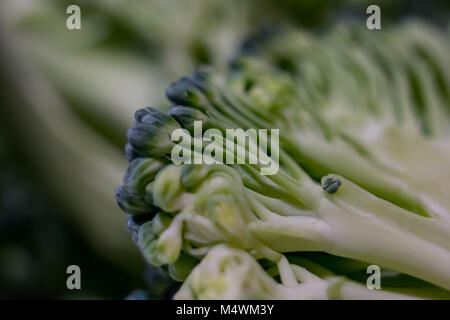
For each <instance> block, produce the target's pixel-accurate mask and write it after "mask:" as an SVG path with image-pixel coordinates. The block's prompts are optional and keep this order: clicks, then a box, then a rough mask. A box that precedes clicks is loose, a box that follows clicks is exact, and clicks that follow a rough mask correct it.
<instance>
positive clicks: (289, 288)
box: [175, 245, 415, 300]
mask: <svg viewBox="0 0 450 320" xmlns="http://www.w3.org/2000/svg"><path fill="white" fill-rule="evenodd" d="M275 272H276V273H277V274H280V276H281V283H278V282H276V281H275V280H274V279H273V278H272V277H271V276H269V274H268V273H267V272H266V271H265V270H264V269H263V268H262V267H261V266H260V265H259V264H258V263H257V262H256V261H255V259H254V258H253V257H252V256H250V255H249V254H248V253H247V252H245V251H243V250H240V249H235V248H230V247H227V246H223V245H219V246H216V247H214V249H212V250H211V251H210V252H209V253H208V255H207V256H206V257H205V258H204V259H203V260H202V262H201V263H200V264H199V265H198V266H197V267H196V268H195V269H194V270H193V271H192V272H191V274H190V275H189V277H188V278H187V279H186V281H185V282H184V284H183V286H182V287H181V289H180V290H179V291H178V293H177V294H176V295H175V299H183V300H187V299H233V300H236V299H272V300H288V299H290V300H293V299H296V300H303V299H414V298H415V297H413V296H409V295H404V294H398V293H391V292H387V291H378V290H368V289H367V288H366V287H365V286H362V285H360V284H358V283H355V282H352V281H348V280H345V279H343V278H340V277H336V276H334V275H332V274H331V273H330V275H328V276H327V277H326V278H324V279H321V278H319V277H318V276H316V275H314V274H313V273H311V272H309V271H308V270H307V269H305V268H303V267H301V266H299V265H296V264H290V263H289V262H288V261H287V260H286V258H283V259H281V260H280V263H279V264H278V266H276V271H275Z"/></svg>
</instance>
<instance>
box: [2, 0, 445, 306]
mask: <svg viewBox="0 0 450 320" xmlns="http://www.w3.org/2000/svg"><path fill="white" fill-rule="evenodd" d="M70 4H77V5H79V6H80V8H81V27H82V29H81V30H68V29H67V28H66V19H67V17H68V14H66V8H67V6H68V5H70ZM369 4H378V5H379V6H380V7H381V12H382V27H385V26H387V25H389V24H393V23H395V24H397V23H401V22H402V20H403V19H405V18H411V17H415V18H420V19H424V20H427V21H430V22H432V23H433V24H436V25H437V26H439V27H440V28H447V27H448V24H447V23H448V17H449V9H450V3H449V2H448V1H426V2H425V1H415V0H413V1H402V0H398V1H394V0H392V1H345V0H336V1H331V0H329V1H327V0H305V1H299V0H276V1H272V0H248V1H242V0H240V1H238V0H222V1H219V0H128V1H126V0H124V1H117V0H96V1H62V0H53V1H51V0H2V1H1V3H0V80H1V84H2V85H1V90H0V92H1V94H0V97H1V100H0V102H1V104H0V108H1V117H0V298H1V299H17V298H18V299H24V298H25V299H28V298H40V299H52V298H61V299H79V298H83V299H91V298H92V299H123V298H125V297H127V295H128V294H130V292H132V291H133V290H135V289H147V290H149V292H150V295H151V296H150V297H151V298H163V297H170V294H171V293H172V292H173V290H174V288H176V286H177V285H176V284H174V283H172V282H170V281H168V280H167V277H166V275H165V274H164V273H163V272H162V271H161V270H155V269H150V267H146V266H145V264H144V262H143V260H142V259H141V257H140V254H139V252H138V250H137V249H136V248H135V247H134V245H133V243H132V241H131V238H130V237H129V235H128V233H127V230H126V222H125V221H126V216H125V214H124V213H123V212H121V211H120V210H119V208H118V207H117V205H116V203H115V200H114V192H113V190H114V188H115V187H116V186H118V185H120V181H121V178H122V174H123V172H124V171H125V168H126V166H127V162H126V159H125V155H124V152H123V148H124V144H125V132H126V130H127V128H128V127H129V126H130V125H131V122H132V117H133V113H134V111H135V110H136V109H138V108H141V107H144V106H154V107H158V108H161V109H164V108H167V107H168V102H167V101H166V100H165V98H164V90H165V88H166V87H167V85H168V84H169V83H170V82H172V81H174V80H176V79H177V78H178V77H180V76H182V75H185V74H188V73H191V72H192V71H193V69H194V68H195V67H196V66H199V65H202V64H211V65H213V66H214V67H215V68H218V69H221V68H226V67H227V65H228V63H229V61H230V60H231V59H232V58H233V56H234V55H235V54H236V53H237V52H238V50H239V47H240V45H241V44H242V43H243V42H244V41H245V39H246V38H247V37H248V36H249V35H251V34H252V33H254V32H257V31H258V30H260V29H261V28H267V27H269V28H270V27H273V26H280V25H296V26H299V27H301V28H303V29H305V30H311V32H318V33H320V32H322V31H323V30H327V29H328V28H332V27H333V25H335V24H336V23H339V22H345V23H353V24H360V25H361V28H365V19H366V17H367V15H366V14H365V10H366V7H367V6H368V5H369ZM381 32H382V31H381ZM71 264H76V265H79V266H80V268H81V272H82V276H81V279H82V290H72V291H71V290H68V289H67V288H66V278H67V276H68V275H67V274H66V268H67V266H69V265H71ZM136 294H137V295H138V294H139V292H137V293H136Z"/></svg>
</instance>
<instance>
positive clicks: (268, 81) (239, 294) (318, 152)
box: [116, 25, 450, 299]
mask: <svg viewBox="0 0 450 320" xmlns="http://www.w3.org/2000/svg"><path fill="white" fill-rule="evenodd" d="M423 30H425V32H426V34H423ZM422 40H424V41H425V43H426V45H424V44H422V43H424V41H422ZM430 48H433V49H435V50H431V49H430ZM438 49H439V50H438ZM448 49H449V42H448V40H446V39H445V38H444V37H443V36H442V35H440V34H439V33H436V32H434V31H432V30H429V29H428V28H426V27H423V28H418V27H417V26H416V25H407V26H403V27H401V28H398V29H393V30H392V31H391V32H386V33H384V34H383V35H380V34H377V35H374V34H370V32H364V31H361V30H359V29H358V30H356V29H352V28H349V27H342V28H338V30H337V31H335V32H332V33H330V34H327V35H324V36H323V37H320V38H315V37H310V36H308V35H305V34H304V33H301V32H298V31H291V30H286V31H283V32H281V33H279V34H277V35H276V36H275V37H269V38H265V39H264V41H262V42H261V43H259V44H254V46H253V50H252V51H251V53H246V52H242V54H241V55H240V56H239V57H237V58H236V59H235V61H234V62H233V64H232V68H231V72H230V73H229V74H223V73H221V72H217V71H214V70H212V69H203V70H199V71H197V72H195V73H194V74H193V75H191V76H187V77H183V78H181V79H180V80H179V81H177V82H175V83H174V84H172V85H171V86H170V87H169V88H168V89H167V91H166V95H167V97H168V99H169V100H170V101H171V102H172V103H173V106H172V107H171V108H170V110H169V111H168V112H167V113H162V112H160V111H158V110H157V109H153V108H145V109H141V110H139V111H137V112H136V114H135V121H134V125H133V127H132V128H131V129H129V131H128V133H127V138H128V144H127V146H126V154H127V158H128V160H129V168H128V170H127V173H126V175H125V177H124V181H123V183H124V184H123V186H121V187H119V188H118V189H117V190H116V199H117V201H118V203H119V206H120V207H121V208H122V209H123V210H125V211H126V212H127V213H129V214H133V215H146V217H148V218H147V222H145V223H143V224H142V225H140V226H138V228H137V230H135V231H134V232H135V236H134V237H135V239H136V242H137V244H138V246H139V248H140V249H141V251H142V253H143V255H144V256H145V257H146V259H147V260H148V261H149V262H150V263H151V264H153V265H155V266H166V265H168V270H169V272H170V274H171V275H172V277H173V278H174V279H176V280H179V281H185V283H184V284H183V286H182V288H181V290H180V291H179V293H178V294H177V295H176V296H175V297H178V298H212V299H215V298H255V297H258V298H274V299H284V298H291V299H297V298H318V299H321V298H333V297H340V298H348V299H356V298H358V297H364V298H375V299H377V298H402V297H403V298H405V297H406V296H398V295H396V294H394V293H390V292H387V291H382V292H377V293H374V292H368V290H367V292H366V291H365V290H366V289H365V288H363V287H361V285H357V284H354V283H351V282H350V283H348V282H347V281H346V280H345V279H343V278H342V279H341V278H339V279H341V280H339V281H337V282H336V281H331V280H330V279H331V278H332V277H331V278H330V277H323V278H320V277H318V276H317V275H314V274H313V273H314V272H310V271H311V270H309V269H308V268H306V269H305V268H303V267H301V266H299V265H295V266H292V264H291V263H289V262H288V258H289V254H290V253H293V252H311V251H312V252H324V253H327V254H330V255H332V256H336V257H345V258H350V259H353V260H354V261H360V262H364V263H367V264H377V265H380V266H382V267H383V268H388V269H392V270H395V271H398V272H400V273H403V274H406V275H410V276H413V277H416V278H418V279H422V280H424V281H426V282H429V283H430V284H433V285H435V286H438V287H441V288H444V289H446V290H450V270H449V266H450V252H449V251H450V202H449V199H450V191H449V189H448V187H447V186H446V182H447V181H448V178H450V166H449V164H450V153H449V150H450V149H449V148H448V147H449V146H450V145H449V139H448V135H449V134H450V132H449V130H448V128H450V126H449V123H450V108H449V95H448V88H449V81H450V77H449V76H450V75H449V74H448V70H449V69H448V68H446V66H448V60H446V57H447V54H448ZM425 57H426V58H425ZM435 66H441V67H440V68H439V67H435ZM195 121H201V122H202V124H203V129H205V130H206V129H215V130H216V132H217V133H222V134H223V135H222V137H224V136H225V134H224V133H225V131H226V130H227V129H230V128H242V129H243V130H247V129H251V128H256V129H270V128H279V130H280V137H279V145H280V146H279V147H280V150H279V152H278V155H277V156H278V158H277V160H278V162H279V170H278V172H277V173H276V174H273V175H262V174H260V172H261V169H263V167H264V165H263V164H261V163H259V162H258V163H249V162H248V161H247V162H246V161H234V162H231V163H228V162H227V164H225V163H214V164H189V163H187V164H186V163H185V164H183V165H178V164H174V163H173V161H172V158H171V152H172V150H173V148H174V147H175V146H176V144H175V143H174V142H173V141H172V139H171V135H172V133H173V132H174V130H176V129H179V128H182V129H185V130H186V132H188V133H190V134H192V135H193V133H194V124H195ZM213 140H214V139H213ZM263 142H267V141H263ZM210 143H211V144H213V145H214V146H215V149H216V150H220V151H221V152H222V153H223V154H226V156H227V157H228V158H231V159H234V160H243V159H242V154H240V152H239V151H242V150H244V151H245V156H244V157H245V159H249V158H250V157H252V156H256V153H257V154H258V156H260V155H263V158H270V157H271V156H273V153H274V152H270V151H272V150H270V149H268V150H264V149H262V148H261V147H260V146H259V145H256V141H254V140H253V139H249V141H248V143H247V141H239V140H237V141H236V140H233V139H227V138H226V137H225V138H222V139H216V140H214V141H212V142H210ZM177 146H178V147H180V148H181V149H184V150H186V151H187V150H189V152H192V150H193V152H194V153H195V152H202V151H204V149H205V148H206V147H207V146H206V145H205V144H204V143H200V144H198V141H196V138H195V137H193V139H192V141H191V143H187V144H186V143H184V144H181V146H180V145H177ZM229 146H232V147H233V148H228V147H229ZM270 147H271V148H273V146H272V145H271V146H270ZM199 148H200V149H199ZM230 149H231V150H233V152H230V151H229V150H230ZM228 158H227V159H228ZM245 159H244V160H245ZM232 248H236V249H232ZM264 261H266V262H267V263H269V265H271V269H270V268H269V270H266V271H267V272H264V269H263V268H262V266H261V265H262V263H263V262H264ZM308 265H309V266H311V263H309V264H308ZM222 269H223V270H222ZM307 269H308V270H307ZM313 269H317V268H313ZM240 270H241V271H242V273H241V271H240ZM270 270H272V271H270ZM274 270H275V271H274ZM277 276H279V277H280V279H281V280H280V281H281V284H278V283H277V282H276V281H275V280H274V278H276V277H277ZM228 277H230V278H232V279H233V280H230V281H231V282H232V283H228V282H225V281H226V279H228ZM248 281H251V283H252V284H251V285H249V284H248ZM299 281H300V282H302V283H301V284H300V285H299V284H298V282H299ZM333 288H334V289H333ZM330 290H331V291H330ZM333 290H334V291H333ZM407 297H409V296H407Z"/></svg>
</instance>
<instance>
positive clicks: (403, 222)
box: [249, 177, 450, 289]
mask: <svg viewBox="0 0 450 320" xmlns="http://www.w3.org/2000/svg"><path fill="white" fill-rule="evenodd" d="M334 178H336V179H337V178H338V179H339V180H340V181H341V182H342V185H341V186H340V187H339V189H338V190H337V192H336V193H334V194H331V195H326V197H325V198H323V200H322V202H321V206H320V207H319V209H318V210H317V217H315V218H314V217H307V216H301V212H299V216H296V217H293V216H289V217H283V216H282V215H279V214H278V213H276V212H272V211H268V210H267V208H265V207H263V206H262V205H261V204H260V203H258V202H255V201H252V208H253V210H255V212H256V213H257V214H258V215H259V216H260V218H261V219H262V221H255V222H252V223H250V224H249V228H250V230H252V231H253V233H254V234H255V235H257V236H258V238H259V239H260V240H261V241H262V242H263V243H265V244H266V245H268V246H269V247H270V248H272V249H274V250H276V251H278V252H294V251H324V252H328V253H330V254H334V255H338V256H343V257H348V258H352V259H356V260H361V261H366V262H369V263H375V264H378V265H380V266H382V267H386V268H390V269H394V270H397V271H399V272H402V273H406V274H410V275H412V276H415V277H417V278H420V279H423V280H426V281H429V282H431V283H434V284H436V285H438V286H442V287H444V288H446V289H450V271H449V269H448V266H449V263H450V255H449V246H450V239H449V236H448V226H445V225H444V226H441V223H440V221H439V220H437V219H436V218H425V217H421V216H417V215H414V214H412V213H410V212H407V211H405V210H403V209H401V208H398V207H396V206H393V205H392V204H390V203H388V202H386V201H384V200H382V199H377V198H375V197H373V196H372V195H370V194H369V193H367V192H365V191H364V190H362V189H360V188H358V187H357V186H356V185H354V184H352V183H351V182H350V181H347V180H345V179H343V178H341V177H334ZM418 253H419V254H418Z"/></svg>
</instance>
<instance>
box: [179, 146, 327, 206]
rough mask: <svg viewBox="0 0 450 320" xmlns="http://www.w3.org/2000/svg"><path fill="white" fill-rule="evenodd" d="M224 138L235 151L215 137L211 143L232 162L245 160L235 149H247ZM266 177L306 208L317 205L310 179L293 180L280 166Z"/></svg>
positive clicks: (258, 167)
mask: <svg viewBox="0 0 450 320" xmlns="http://www.w3.org/2000/svg"><path fill="white" fill-rule="evenodd" d="M196 140H198V139H196V138H192V143H195V142H194V141H196ZM224 140H225V141H226V142H225V143H228V144H231V145H233V146H234V149H233V150H236V152H235V153H231V152H229V151H228V150H229V149H228V148H226V147H225V148H224V145H223V143H222V144H221V143H220V142H218V141H217V139H215V141H214V142H212V143H213V144H215V145H217V146H218V147H220V148H222V150H223V155H224V157H225V156H227V155H228V156H230V157H231V158H232V159H233V162H234V163H237V162H238V160H239V161H240V162H245V160H246V159H242V158H239V157H238V153H237V150H238V149H239V150H243V151H246V150H247V149H244V147H242V146H240V145H237V144H235V143H234V142H232V141H230V140H227V139H226V138H224ZM197 143H198V144H199V145H201V144H200V143H201V141H198V142H197ZM250 143H254V141H251V140H250ZM180 146H181V147H182V148H183V149H185V150H186V151H189V150H191V145H189V144H183V143H180ZM248 149H249V150H251V149H252V148H248ZM249 152H250V151H249ZM244 154H246V153H244ZM253 155H254V154H253ZM254 156H256V155H254ZM266 156H267V155H266ZM267 157H268V156H267ZM210 159H211V158H210ZM242 167H243V168H244V169H247V170H248V168H249V167H252V168H255V169H260V168H261V166H260V165H244V166H242ZM267 178H268V179H269V180H271V181H273V182H274V183H276V184H277V185H279V186H281V187H283V188H284V189H285V190H286V191H287V192H289V193H290V194H291V196H293V197H295V198H296V199H298V200H299V201H300V202H301V203H303V204H304V206H305V207H306V208H315V207H317V205H318V198H317V191H318V190H319V187H318V186H316V185H314V184H313V183H312V182H310V181H304V182H299V181H297V180H295V179H294V178H292V177H291V176H289V175H287V174H286V173H284V172H283V170H282V168H280V171H279V172H278V173H277V174H275V175H269V176H267Z"/></svg>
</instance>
